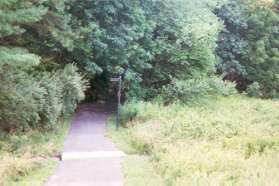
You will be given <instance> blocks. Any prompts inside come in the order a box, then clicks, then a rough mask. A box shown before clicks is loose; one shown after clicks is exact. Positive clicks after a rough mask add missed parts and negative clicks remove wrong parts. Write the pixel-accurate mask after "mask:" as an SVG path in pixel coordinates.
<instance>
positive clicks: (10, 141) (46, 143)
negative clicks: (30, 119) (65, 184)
mask: <svg viewBox="0 0 279 186" xmlns="http://www.w3.org/2000/svg"><path fill="white" fill-rule="evenodd" d="M68 129H69V121H64V122H61V123H60V124H58V127H57V130H55V131H47V132H46V131H44V132H42V131H38V130H33V131H29V132H27V133H14V134H6V133H0V185H4V186H13V185H20V186H30V185H32V186H39V185H42V183H43V182H44V181H46V179H47V178H48V176H49V175H51V174H52V172H53V170H54V168H55V167H56V165H57V163H58V161H57V159H55V158H54V157H55V156H56V155H58V154H60V152H61V150H62V148H63V142H64V138H65V136H66V134H67V132H68Z"/></svg>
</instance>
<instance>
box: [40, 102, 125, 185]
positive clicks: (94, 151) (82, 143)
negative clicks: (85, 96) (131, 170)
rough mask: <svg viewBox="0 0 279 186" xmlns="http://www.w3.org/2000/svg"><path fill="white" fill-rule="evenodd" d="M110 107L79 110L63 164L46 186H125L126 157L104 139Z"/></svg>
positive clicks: (98, 105) (92, 105) (71, 130)
mask: <svg viewBox="0 0 279 186" xmlns="http://www.w3.org/2000/svg"><path fill="white" fill-rule="evenodd" d="M109 110H111V109H109V107H107V106H105V105H102V104H84V105H82V106H80V108H79V109H78V111H77V113H76V114H75V117H74V119H73V122H72V126H71V129H70V132H69V135H68V137H67V139H66V142H65V146H64V152H63V154H62V161H61V162H60V163H59V166H58V168H57V169H56V171H55V173H54V175H52V176H51V177H50V178H49V180H48V181H47V182H46V184H45V185H46V186H122V185H123V175H122V171H121V163H122V160H123V157H124V153H123V152H122V151H119V149H117V148H116V146H115V145H114V144H113V143H112V142H111V141H110V139H108V138H106V137H105V131H106V118H107V116H108V111H109Z"/></svg>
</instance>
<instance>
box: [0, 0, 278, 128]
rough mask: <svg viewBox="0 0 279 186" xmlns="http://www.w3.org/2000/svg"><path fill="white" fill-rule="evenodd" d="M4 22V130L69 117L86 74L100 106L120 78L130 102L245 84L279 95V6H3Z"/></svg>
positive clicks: (217, 1) (182, 0)
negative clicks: (112, 83) (115, 78)
mask: <svg viewBox="0 0 279 186" xmlns="http://www.w3.org/2000/svg"><path fill="white" fill-rule="evenodd" d="M0 14H1V19H0V41H1V43H0V45H1V47H0V65H1V66H0V74H1V76H0V77H1V82H2V83H1V86H0V103H1V104H0V105H1V107H0V109H1V117H0V123H1V127H4V128H14V127H18V126H21V127H22V126H27V125H29V126H36V125H37V123H43V122H46V123H48V124H50V125H52V124H51V123H55V121H56V119H55V118H58V117H59V116H60V114H58V113H61V114H62V115H68V112H69V111H71V112H72V111H73V110H74V108H75V105H76V103H77V102H78V101H80V100H81V99H82V98H83V97H84V95H83V93H82V92H83V91H84V90H85V86H86V85H85V84H86V82H85V81H84V80H83V75H80V73H82V74H84V75H86V78H87V79H88V80H89V82H90V85H91V89H90V90H89V91H88V92H89V93H88V94H89V95H91V96H89V97H90V98H91V99H95V100H96V99H105V98H106V96H107V94H109V89H110V85H109V78H110V77H112V76H115V75H122V76H123V78H124V92H125V96H126V98H128V99H129V98H135V97H137V98H140V99H145V100H150V99H153V98H155V97H158V96H162V97H165V98H166V102H172V101H175V100H182V101H184V102H187V101H190V99H192V98H193V97H201V96H202V95H208V94H210V95H211V94H216V93H217V94H223V95H227V94H231V93H233V92H235V91H233V89H234V86H235V85H236V87H237V89H238V91H240V92H243V91H246V92H247V93H248V95H251V96H258V97H263V98H278V95H279V94H278V91H279V79H278V72H279V65H278V64H279V52H278V42H279V38H278V37H279V35H278V22H279V15H278V2H277V1H260V0H255V1H252V0H251V1H242V0H230V1H222V0H202V1H198V2H196V1H192V0H176V1H169V0H160V1H152V0H139V1H126V0H125V1H124V0H113V1H110V0H108V1H97V0H96V1H95V0H91V1H81V0H63V1H55V0H41V1H34V0H25V1H19V0H2V1H1V2H0ZM72 64H75V65H74V66H73V65H72ZM75 66H76V67H75ZM77 67H78V69H77ZM223 80H224V81H223ZM230 82H231V83H230ZM234 84H235V85H234ZM65 95H67V97H65ZM67 105H70V106H69V107H68V106H67ZM67 109H70V110H67Z"/></svg>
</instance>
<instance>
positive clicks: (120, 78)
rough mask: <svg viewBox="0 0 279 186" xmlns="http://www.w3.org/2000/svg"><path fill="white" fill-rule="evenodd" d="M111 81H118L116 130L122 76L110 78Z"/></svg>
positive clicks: (117, 126)
mask: <svg viewBox="0 0 279 186" xmlns="http://www.w3.org/2000/svg"><path fill="white" fill-rule="evenodd" d="M110 81H111V82H118V91H117V113H116V130H118V128H119V119H120V107H121V84H122V77H121V76H119V77H117V78H110Z"/></svg>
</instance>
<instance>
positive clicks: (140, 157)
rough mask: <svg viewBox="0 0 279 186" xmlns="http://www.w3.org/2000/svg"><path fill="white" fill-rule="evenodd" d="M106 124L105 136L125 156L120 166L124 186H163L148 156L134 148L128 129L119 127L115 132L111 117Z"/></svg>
mask: <svg viewBox="0 0 279 186" xmlns="http://www.w3.org/2000/svg"><path fill="white" fill-rule="evenodd" d="M107 124H108V125H107V136H108V137H109V138H110V139H111V140H112V141H113V142H114V143H115V144H116V146H117V147H118V148H119V149H121V150H123V151H124V152H125V153H126V155H127V156H126V157H125V158H124V162H123V164H122V171H123V174H124V186H143V185H144V186H154V185H157V186H161V185H164V184H163V179H162V178H161V177H160V176H159V174H158V173H157V172H156V170H155V168H154V166H153V164H152V162H151V160H150V157H149V156H148V154H145V153H142V152H141V151H140V150H139V149H137V148H136V147H135V146H134V144H133V139H132V136H131V135H130V134H129V132H130V131H129V129H127V128H123V127H120V129H119V130H118V131H116V130H115V124H114V118H113V117H110V118H109V119H108V121H107Z"/></svg>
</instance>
